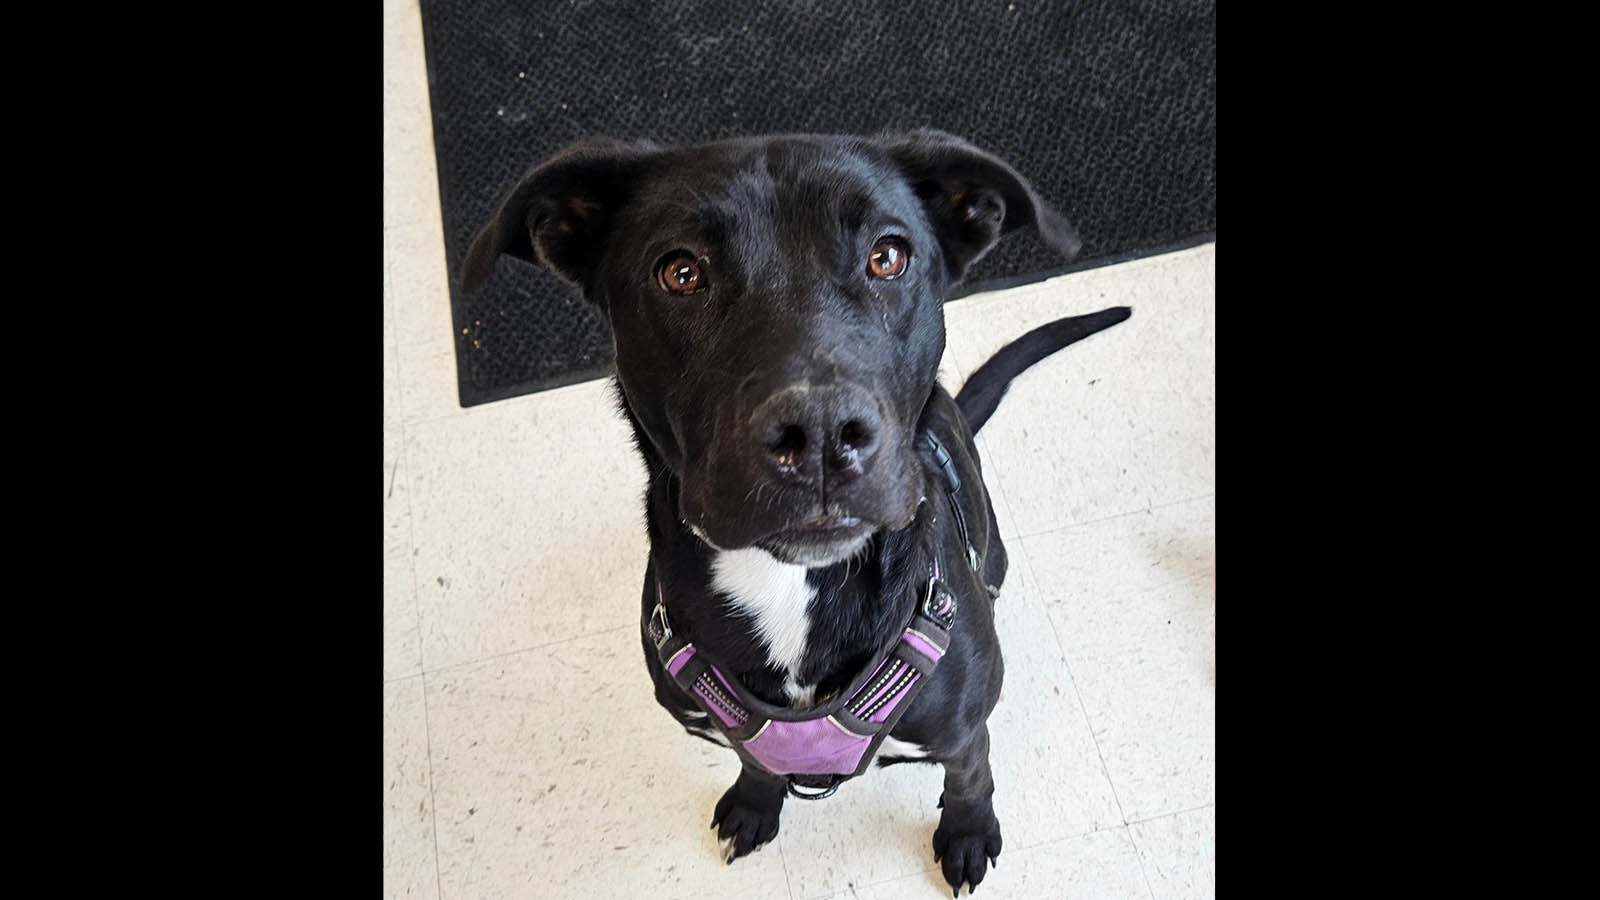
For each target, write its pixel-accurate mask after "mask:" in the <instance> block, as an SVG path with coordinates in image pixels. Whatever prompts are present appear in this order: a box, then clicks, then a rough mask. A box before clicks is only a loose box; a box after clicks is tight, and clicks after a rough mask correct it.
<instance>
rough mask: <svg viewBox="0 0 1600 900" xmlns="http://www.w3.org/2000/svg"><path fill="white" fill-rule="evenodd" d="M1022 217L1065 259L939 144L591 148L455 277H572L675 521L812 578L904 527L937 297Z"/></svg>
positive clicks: (529, 194) (514, 207)
mask: <svg viewBox="0 0 1600 900" xmlns="http://www.w3.org/2000/svg"><path fill="white" fill-rule="evenodd" d="M1026 226H1033V227H1035V228H1037V229H1038V231H1039V233H1040V235H1041V236H1042V237H1043V238H1044V240H1045V241H1046V242H1047V243H1049V244H1050V245H1051V246H1053V247H1055V248H1056V249H1058V250H1060V251H1061V252H1062V253H1063V254H1064V255H1066V256H1067V257H1069V258H1070V257H1071V256H1072V255H1074V254H1075V253H1076V252H1077V250H1078V245H1079V241H1078V236H1077V234H1076V232H1074V230H1073V229H1072V226H1071V225H1069V224H1068V223H1067V222H1066V220H1064V219H1063V218H1062V217H1061V216H1060V215H1059V214H1057V213H1056V212H1055V211H1054V210H1052V209H1051V208H1049V207H1048V206H1047V205H1045V204H1044V203H1043V202H1041V201H1040V199H1039V198H1038V197H1037V196H1036V195H1035V193H1034V190H1033V188H1032V187H1031V186H1030V185H1029V184H1028V182H1027V181H1026V180H1024V179H1023V178H1022V177H1021V176H1020V175H1018V174H1017V173H1016V172H1015V171H1014V170H1013V169H1012V168H1011V167H1010V166H1008V165H1007V164H1005V163H1004V162H1002V161H1000V160H999V159H996V158H995V157H993V156H991V155H989V154H987V153H984V152H983V151H981V150H978V149H977V148H975V147H972V146H971V145H969V144H967V143H965V142H963V141H960V140H958V139H956V138H953V137H951V136H949V135H946V134H942V133H939V132H935V131H919V132H914V133H911V134H908V135H903V136H890V137H882V138H877V139H866V138H852V137H833V136H787V137H772V138H747V139H739V140H731V141H723V142H719V143H713V144H705V145H701V146H697V147H687V148H662V147H658V146H656V145H654V144H650V143H644V142H638V143H623V142H618V141H592V142H586V143H582V144H578V145H576V146H573V147H571V148H568V149H567V150H566V151H564V152H563V153H561V154H560V155H558V156H556V157H555V158H553V159H551V160H549V161H548V162H545V163H544V164H542V165H539V166H537V167H536V168H534V169H533V170H532V171H531V172H529V173H528V174H527V176H526V177H524V178H523V179H522V181H521V182H520V183H519V184H518V185H517V186H516V187H515V188H513V189H512V190H511V192H510V194H509V195H508V196H507V197H506V198H505V200H504V202H503V203H502V205H501V208H500V212H499V213H498V214H497V215H496V216H495V218H494V220H493V221H491V222H490V223H489V224H488V225H487V226H485V227H484V229H483V230H482V231H481V232H480V233H479V234H478V236H477V238H476V239H475V240H474V241H473V244H472V247H471V249H470V250H469V251H468V253H467V256H466V260H465V262H464V263H463V266H462V286H463V288H464V289H466V290H472V289H473V288H475V287H476V286H477V285H478V284H479V283H481V282H482V281H483V279H484V278H485V277H487V276H488V274H489V272H490V270H491V268H492V267H493V265H494V261H495V259H496V258H498V257H499V256H500V255H501V254H509V255H511V256H515V257H518V258H520V259H524V260H527V261H529V262H533V263H536V264H541V265H544V266H546V267H548V268H549V269H551V270H552V271H554V272H555V273H557V274H558V275H560V276H562V277H563V278H565V279H567V280H569V281H571V282H573V283H575V284H577V285H579V286H580V287H581V288H582V289H583V292H584V295H585V296H586V297H587V298H588V299H589V300H590V301H592V302H594V303H595V304H596V305H597V306H598V307H599V308H600V310H601V311H602V312H603V313H604V315H605V317H606V319H607V321H608V322H609V323H610V326H611V330H612V333H613V335H614V338H615V349H616V372H617V382H618V384H619V386H620V389H621V395H622V400H623V403H624V404H625V405H626V407H627V410H628V412H629V413H630V414H631V415H632V417H633V419H634V420H635V422H636V423H637V425H638V430H639V432H640V434H641V440H642V441H646V442H648V445H649V446H648V447H647V448H645V449H646V450H647V452H651V453H653V454H654V455H655V456H656V457H658V458H659V459H660V460H661V462H662V463H663V464H664V465H666V466H667V467H668V468H669V469H670V470H671V471H672V472H673V474H675V475H676V476H677V478H678V480H679V484H680V485H681V490H680V493H679V511H678V512H679V515H680V516H681V518H682V520H683V521H684V522H685V523H686V524H687V525H688V526H689V527H691V528H692V529H693V530H694V531H695V533H696V534H698V535H699V536H700V537H701V538H702V539H703V540H705V541H707V542H708V543H710V544H712V545H713V546H716V547H720V548H723V549H735V548H742V547H751V546H759V547H762V548H765V549H766V550H768V551H769V552H771V553H772V554H774V555H775V556H777V557H778V558H779V559H783V560H785V561H788V562H793V563H800V564H805V565H809V566H821V565H828V564H830V563H833V562H837V561H839V560H842V559H845V558H847V557H849V556H850V555H851V554H853V553H855V552H856V551H857V550H859V549H861V548H862V547H863V546H865V544H866V543H867V541H868V539H869V538H870V537H871V536H872V534H873V533H874V532H876V531H878V530H880V529H885V528H887V529H899V528H904V527H905V526H907V525H909V524H910V523H911V521H912V520H913V518H915V515H916V509H917V505H918V503H919V501H920V500H921V499H922V493H923V488H922V483H923V479H922V474H921V467H920V466H919V465H918V463H917V457H916V453H917V448H916V446H915V439H914V438H915V429H916V426H917V422H918V419H919V417H920V415H921V413H922V409H923V406H924V404H925V403H926V402H927V400H928V398H929V396H930V394H931V392H932V390H933V384H934V378H935V375H936V371H937V368H938V364H939V358H940V356H941V354H942V353H943V351H944V316H943V312H942V305H941V304H942V301H943V299H944V297H945V296H946V293H947V291H948V289H949V287H950V286H951V285H952V284H953V283H954V282H956V281H957V280H959V279H960V278H961V276H962V274H963V273H964V272H965V271H966V269H967V267H968V266H970V265H971V264H972V263H973V262H974V261H976V260H977V259H978V258H979V257H981V256H983V255H984V254H985V253H986V252H988V251H989V249H990V248H991V247H993V246H994V244H995V242H996V241H998V240H999V238H1000V236H1001V235H1002V234H1004V233H1005V232H1008V231H1011V230H1014V229H1017V228H1022V227H1026Z"/></svg>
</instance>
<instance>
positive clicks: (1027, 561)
mask: <svg viewBox="0 0 1600 900" xmlns="http://www.w3.org/2000/svg"><path fill="white" fill-rule="evenodd" d="M1022 540H1023V539H1022V538H1018V539H1017V546H1018V549H1020V550H1022V561H1023V564H1024V565H1026V566H1027V567H1028V583H1029V584H1030V585H1032V586H1033V587H1034V590H1035V592H1036V593H1037V594H1040V595H1041V596H1039V598H1038V603H1039V606H1040V609H1039V613H1040V614H1041V615H1043V616H1044V620H1045V621H1046V622H1048V623H1049V624H1050V635H1051V637H1054V638H1055V641H1056V651H1057V652H1058V653H1060V654H1061V664H1062V665H1064V666H1066V667H1067V677H1068V678H1070V679H1072V693H1073V695H1074V696H1076V697H1077V698H1078V708H1079V709H1080V710H1082V711H1083V724H1084V725H1085V726H1086V727H1087V728H1088V729H1089V741H1090V743H1092V744H1094V755H1095V757H1096V758H1097V759H1099V760H1100V774H1102V775H1103V776H1105V779H1106V784H1107V785H1108V786H1109V787H1110V788H1111V800H1112V802H1113V803H1115V804H1116V805H1117V817H1118V818H1120V819H1121V820H1122V824H1123V825H1127V824H1128V814H1127V813H1126V812H1125V811H1123V809H1122V798H1121V797H1119V796H1117V784H1116V782H1115V781H1113V780H1112V778H1111V767H1110V766H1108V765H1106V755H1105V752H1104V751H1103V750H1101V749H1100V739H1099V738H1098V737H1096V736H1095V733H1094V721H1093V720H1092V719H1090V718H1089V704H1087V703H1085V702H1084V700H1083V689H1082V688H1080V687H1078V677H1077V676H1076V675H1074V674H1072V660H1071V659H1069V658H1068V657H1067V648H1066V646H1065V645H1064V644H1062V643H1061V633H1060V632H1059V631H1057V630H1056V623H1055V620H1054V619H1052V618H1050V610H1049V609H1048V608H1045V605H1044V598H1043V596H1042V594H1043V591H1042V590H1041V587H1042V586H1041V585H1040V583H1039V576H1038V575H1037V574H1036V573H1035V572H1034V570H1033V556H1032V555H1031V554H1029V553H1028V552H1027V549H1026V548H1024V547H1022Z"/></svg>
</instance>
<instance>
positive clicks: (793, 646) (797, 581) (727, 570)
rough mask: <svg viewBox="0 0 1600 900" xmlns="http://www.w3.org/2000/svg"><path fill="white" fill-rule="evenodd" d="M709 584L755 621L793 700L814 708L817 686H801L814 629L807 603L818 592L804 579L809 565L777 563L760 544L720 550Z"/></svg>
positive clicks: (769, 660)
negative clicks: (781, 671)
mask: <svg viewBox="0 0 1600 900" xmlns="http://www.w3.org/2000/svg"><path fill="white" fill-rule="evenodd" d="M711 587H712V588H713V589H714V590H715V591H717V592H718V593H719V594H722V595H723V596H724V597H725V598H726V599H727V602H728V605H730V606H732V607H733V608H734V609H735V610H736V611H738V612H740V613H742V614H744V615H746V616H748V617H750V619H751V620H752V621H753V622H754V624H755V629H756V634H757V635H759V636H760V638H761V641H762V643H763V644H765V645H766V648H767V661H768V662H770V663H771V664H772V665H773V666H775V667H777V668H779V669H782V670H783V671H784V672H786V673H788V676H789V677H788V678H787V679H786V680H785V681H784V690H785V691H786V692H787V693H788V694H789V699H790V701H791V702H793V703H794V704H795V705H796V706H800V707H801V708H804V707H806V706H810V705H811V701H812V696H813V694H814V692H815V691H816V685H814V684H813V685H802V684H800V682H799V680H798V679H799V669H800V661H801V659H802V658H804V657H805V654H806V638H807V636H808V635H809V634H810V631H811V620H810V619H809V618H808V617H807V615H806V607H808V606H809V605H810V604H811V601H812V600H813V599H814V598H815V597H816V595H817V590H816V588H814V587H812V586H810V585H809V584H807V583H806V568H805V566H796V565H791V564H789V563H786V562H779V561H778V560H777V559H776V558H774V557H773V555H772V554H770V553H768V552H767V551H765V550H762V549H760V548H758V547H751V548H748V549H745V550H721V551H718V553H717V555H716V558H715V559H713V560H712V561H711Z"/></svg>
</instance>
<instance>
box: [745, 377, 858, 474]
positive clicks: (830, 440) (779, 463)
mask: <svg viewBox="0 0 1600 900" xmlns="http://www.w3.org/2000/svg"><path fill="white" fill-rule="evenodd" d="M751 424H752V425H753V429H752V430H753V433H754V437H755V440H756V444H757V447H756V450H757V452H759V453H760V454H761V455H762V457H763V458H764V459H765V460H766V463H767V464H768V465H769V466H770V467H771V468H772V469H773V471H775V472H776V473H777V474H778V475H779V476H780V477H782V478H784V479H786V480H790V481H798V482H810V481H815V480H816V479H817V478H818V477H821V476H825V477H826V478H827V479H828V480H830V481H849V480H851V479H853V478H856V477H858V476H860V475H862V474H863V473H865V472H866V471H867V469H868V468H869V467H870V466H871V464H872V458H873V456H874V455H875V454H876V453H877V452H878V438H879V435H880V434H881V433H882V431H883V425H882V420H881V418H880V417H879V415H878V405H877V403H875V402H873V399H872V395H870V394H868V393H867V392H866V391H865V390H863V389H862V388H860V387H857V386H855V385H852V384H833V385H826V386H818V385H813V384H797V385H791V386H789V387H787V388H784V389H783V390H780V391H778V392H777V393H774V394H773V395H772V396H771V397H768V398H767V399H766V400H764V401H763V402H762V403H761V405H760V406H758V407H756V410H755V413H754V414H753V415H752V416H751Z"/></svg>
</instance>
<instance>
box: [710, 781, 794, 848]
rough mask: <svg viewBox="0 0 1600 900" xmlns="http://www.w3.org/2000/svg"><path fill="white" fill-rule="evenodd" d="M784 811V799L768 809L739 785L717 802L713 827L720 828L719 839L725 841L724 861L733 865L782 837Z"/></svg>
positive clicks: (723, 845) (713, 816) (729, 790)
mask: <svg viewBox="0 0 1600 900" xmlns="http://www.w3.org/2000/svg"><path fill="white" fill-rule="evenodd" d="M782 812H783V800H782V798H781V797H780V798H779V800H778V804H777V805H776V806H771V807H764V806H761V805H759V804H756V803H752V802H751V801H750V799H749V798H747V797H745V796H744V795H743V794H742V793H741V792H740V790H739V786H738V785H737V784H735V785H734V786H733V787H731V788H728V792H727V793H725V794H723V795H722V799H721V800H718V801H717V809H716V811H715V812H713V813H712V815H711V827H712V828H715V829H717V840H719V841H721V842H722V850H723V861H724V862H726V863H728V864H729V865H732V864H733V861H734V860H736V859H738V858H739V857H741V856H744V855H746V854H748V853H750V852H751V851H753V850H760V849H761V847H762V845H763V844H765V843H766V842H768V841H770V840H772V839H773V838H774V837H777V836H778V817H779V815H780V814H781V813H782Z"/></svg>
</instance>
